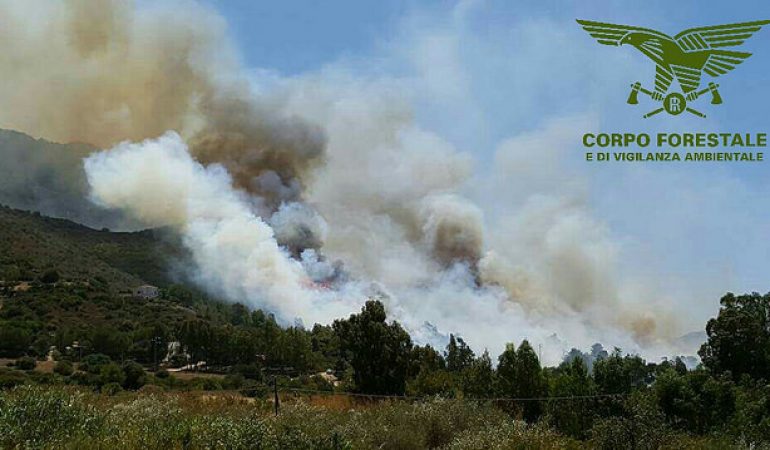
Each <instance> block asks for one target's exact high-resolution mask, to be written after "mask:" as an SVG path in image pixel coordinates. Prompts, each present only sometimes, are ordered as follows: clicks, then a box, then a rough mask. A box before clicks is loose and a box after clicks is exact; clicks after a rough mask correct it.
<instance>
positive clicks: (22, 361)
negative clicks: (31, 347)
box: [16, 356, 37, 370]
mask: <svg viewBox="0 0 770 450" xmlns="http://www.w3.org/2000/svg"><path fill="white" fill-rule="evenodd" d="M36 366H37V361H35V358H32V357H29V356H24V357H21V358H19V359H17V360H16V368H17V369H19V370H35V367H36Z"/></svg>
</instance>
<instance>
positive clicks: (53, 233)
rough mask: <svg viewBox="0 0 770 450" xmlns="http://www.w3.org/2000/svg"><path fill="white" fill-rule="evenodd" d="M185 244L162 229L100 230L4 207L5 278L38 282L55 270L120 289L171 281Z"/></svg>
mask: <svg viewBox="0 0 770 450" xmlns="http://www.w3.org/2000/svg"><path fill="white" fill-rule="evenodd" d="M182 254H183V252H182V250H181V247H180V246H178V245H176V244H175V243H174V238H173V237H172V236H171V235H170V234H169V233H166V232H164V231H163V230H147V231H140V232H110V231H107V230H102V231H97V230H94V229H91V228H88V227H86V226H84V225H80V224H77V223H74V222H71V221H69V220H66V219H55V218H50V217H45V216H42V215H40V213H37V212H26V211H20V210H16V209H11V208H9V207H5V206H3V207H0V278H1V279H4V280H8V279H9V278H10V279H20V280H33V279H37V278H39V277H40V276H41V275H42V274H43V273H44V272H45V271H46V270H51V269H55V270H56V271H58V273H59V274H60V275H61V277H62V278H63V279H65V280H70V281H88V280H90V279H93V278H97V277H98V278H99V279H100V280H103V281H104V282H106V283H108V284H109V285H110V286H111V287H112V288H114V289H115V290H119V291H120V290H127V289H130V288H132V287H135V286H137V285H139V284H142V283H151V284H157V285H159V286H165V285H168V284H169V282H170V281H171V276H170V274H171V270H172V268H173V267H174V266H175V265H174V264H173V261H174V260H175V259H176V258H180V257H182Z"/></svg>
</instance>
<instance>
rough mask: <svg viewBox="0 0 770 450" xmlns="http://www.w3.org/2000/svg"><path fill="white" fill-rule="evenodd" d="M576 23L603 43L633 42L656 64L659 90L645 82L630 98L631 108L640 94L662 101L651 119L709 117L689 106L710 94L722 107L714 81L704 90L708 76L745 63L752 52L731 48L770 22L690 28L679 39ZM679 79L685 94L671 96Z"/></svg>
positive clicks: (627, 28)
mask: <svg viewBox="0 0 770 450" xmlns="http://www.w3.org/2000/svg"><path fill="white" fill-rule="evenodd" d="M577 22H578V23H579V24H580V25H581V26H582V27H583V29H584V30H586V31H587V32H588V34H590V35H591V36H592V37H594V38H595V39H596V40H597V41H598V42H599V43H600V44H604V45H614V46H621V45H623V44H629V45H631V46H633V47H635V48H636V49H637V50H639V51H640V52H642V53H643V54H644V55H645V56H647V57H648V58H650V59H651V60H652V61H653V62H654V63H655V88H654V89H652V90H648V89H645V88H644V87H642V86H641V83H639V82H637V83H634V84H632V85H631V87H632V90H631V94H630V95H629V98H628V103H629V104H636V103H638V98H637V97H638V94H639V92H642V93H643V94H645V95H648V96H649V97H650V98H651V99H652V100H654V101H656V102H662V103H663V106H662V107H661V108H658V109H656V110H654V111H651V112H650V113H647V114H645V115H644V117H645V118H646V117H650V116H653V115H655V114H657V113H659V112H661V111H664V110H665V111H666V112H668V113H669V114H673V115H677V114H680V113H682V112H685V111H687V112H690V113H692V114H695V115H697V116H699V117H706V116H705V114H703V113H701V112H699V111H697V110H695V109H693V108H691V107H688V106H687V102H693V101H695V100H696V99H698V98H699V97H700V96H701V95H703V94H706V93H709V92H710V93H711V94H712V99H711V103H712V104H720V103H722V97H721V96H720V95H719V91H718V90H717V88H718V87H719V85H717V84H716V83H714V82H710V83H709V84H708V87H706V88H704V89H700V90H699V88H700V85H701V78H702V77H703V74H704V73H705V74H706V75H708V76H710V77H713V78H716V77H719V76H721V75H724V74H726V73H728V72H730V71H731V70H733V69H735V67H736V66H738V65H740V64H741V63H743V61H745V60H746V59H747V58H748V57H749V56H751V53H746V52H741V51H735V50H728V49H730V48H733V47H738V46H740V45H742V44H743V43H744V42H745V41H746V40H747V39H749V38H750V37H751V36H752V35H753V34H754V33H756V32H757V31H759V30H760V29H761V28H762V27H763V26H764V25H767V24H769V23H770V20H762V21H755V22H743V23H735V24H730V25H717V26H711V27H699V28H690V29H688V30H684V31H682V32H681V33H679V34H677V35H676V36H674V37H671V36H668V35H667V34H664V33H661V32H659V31H655V30H651V29H648V28H641V27H632V26H627V25H615V24H611V23H603V22H593V21H590V20H580V19H578V21H577ZM674 80H676V82H677V83H678V85H679V87H680V88H681V93H680V92H677V91H674V92H669V88H670V87H671V84H672V83H673V81H674Z"/></svg>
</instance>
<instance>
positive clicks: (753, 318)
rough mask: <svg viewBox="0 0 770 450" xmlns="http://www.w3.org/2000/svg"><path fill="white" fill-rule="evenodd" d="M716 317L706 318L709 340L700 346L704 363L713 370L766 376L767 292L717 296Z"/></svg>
mask: <svg viewBox="0 0 770 450" xmlns="http://www.w3.org/2000/svg"><path fill="white" fill-rule="evenodd" d="M720 304H721V305H722V307H721V308H720V310H719V314H718V316H717V317H716V318H714V319H711V320H709V321H708V324H707V325H706V334H707V335H708V340H707V341H706V343H705V344H703V346H702V347H701V349H700V351H699V352H698V354H699V355H700V357H701V359H702V361H703V365H704V366H706V367H707V368H708V369H709V370H710V371H711V372H712V373H714V374H717V375H718V374H729V376H731V377H732V379H733V380H736V381H737V380H739V379H740V378H741V376H742V375H748V376H750V377H752V378H755V379H760V378H764V379H767V377H768V374H770V293H768V294H765V295H764V296H762V295H759V294H757V293H756V292H755V293H752V294H750V295H740V296H737V297H736V296H735V295H733V294H732V293H728V294H727V295H725V296H724V297H722V299H721V300H720Z"/></svg>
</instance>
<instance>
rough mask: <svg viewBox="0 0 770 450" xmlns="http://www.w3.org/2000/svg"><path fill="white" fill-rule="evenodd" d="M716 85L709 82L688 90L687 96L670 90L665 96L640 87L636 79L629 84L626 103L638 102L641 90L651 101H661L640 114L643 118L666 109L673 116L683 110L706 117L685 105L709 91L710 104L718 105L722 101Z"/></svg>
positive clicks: (634, 103)
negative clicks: (694, 89)
mask: <svg viewBox="0 0 770 450" xmlns="http://www.w3.org/2000/svg"><path fill="white" fill-rule="evenodd" d="M718 87H719V85H718V84H715V83H709V85H708V87H706V88H704V89H701V90H700V91H695V92H690V93H688V94H687V96H684V95H682V94H680V93H678V92H672V93H670V94H668V95H666V96H665V97H663V96H662V95H661V94H660V93H658V92H652V91H650V90H648V89H645V88H644V87H642V83H640V82H638V81H637V82H636V83H634V84H632V85H631V93H630V94H629V95H628V101H627V103H628V104H629V105H636V104H638V103H639V98H638V97H639V93H640V92H641V93H642V94H645V95H647V96H649V97H650V98H651V99H652V100H653V101H656V102H663V106H662V107H660V108H657V109H654V110H652V111H650V112H648V113H647V114H645V115H644V116H642V117H643V118H645V119H646V118H648V117H652V116H654V115H655V114H658V113H660V112H662V111H666V112H667V113H669V114H671V115H674V116H676V115H679V114H681V113H683V112H684V111H687V112H689V113H690V114H694V115H696V116H698V117H706V115H705V114H703V113H702V112H700V111H698V110H696V109H693V108H690V107H689V106H687V102H688V101H690V102H692V101H695V100H697V99H698V98H699V97H700V96H701V95H703V94H706V93H708V92H711V104H712V105H719V104H721V103H722V96H721V95H719V91H718V90H717V88H718Z"/></svg>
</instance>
